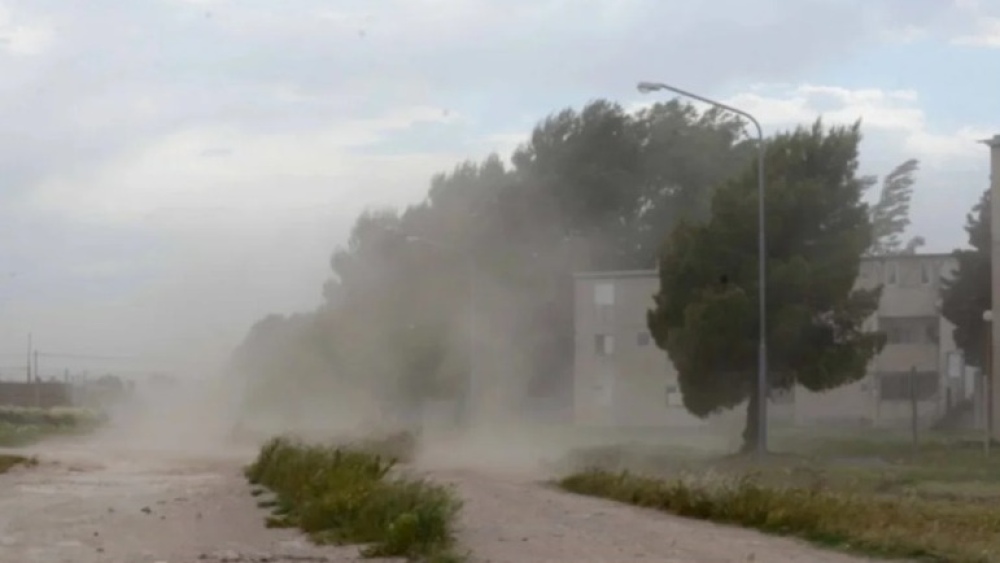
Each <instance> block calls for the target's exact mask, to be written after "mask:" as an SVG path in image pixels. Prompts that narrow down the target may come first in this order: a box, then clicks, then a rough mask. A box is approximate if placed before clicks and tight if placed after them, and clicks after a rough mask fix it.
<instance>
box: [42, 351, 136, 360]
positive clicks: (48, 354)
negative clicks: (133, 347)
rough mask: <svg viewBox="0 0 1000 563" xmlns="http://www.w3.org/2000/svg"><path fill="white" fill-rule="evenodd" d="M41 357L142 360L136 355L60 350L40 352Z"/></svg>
mask: <svg viewBox="0 0 1000 563" xmlns="http://www.w3.org/2000/svg"><path fill="white" fill-rule="evenodd" d="M38 357H39V358H54V359H61V360H112V361H119V360H140V359H142V358H139V357H135V356H103V355H99V354H72V353H58V352H38Z"/></svg>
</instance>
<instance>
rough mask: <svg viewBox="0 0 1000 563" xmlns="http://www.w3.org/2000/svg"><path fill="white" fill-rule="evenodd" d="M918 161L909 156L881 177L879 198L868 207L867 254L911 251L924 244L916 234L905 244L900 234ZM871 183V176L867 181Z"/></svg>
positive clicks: (906, 221) (906, 222) (907, 218)
mask: <svg viewBox="0 0 1000 563" xmlns="http://www.w3.org/2000/svg"><path fill="white" fill-rule="evenodd" d="M919 168H920V162H919V161H917V160H916V159H913V158H911V159H909V160H907V161H905V162H903V163H902V164H900V165H899V166H897V167H896V168H894V169H893V170H892V172H889V174H887V175H886V176H885V178H883V179H882V191H881V192H880V194H879V199H878V201H877V202H876V203H875V205H873V206H872V208H871V222H872V245H871V247H870V248H869V249H868V252H867V254H868V255H869V256H887V255H892V254H913V253H914V252H916V250H917V248H919V247H920V246H923V245H924V239H923V237H920V236H916V237H913V238H911V239H910V240H909V241H907V242H906V243H905V244H904V243H903V239H902V236H903V233H905V232H906V229H907V228H908V227H909V226H910V200H911V199H913V184H914V183H915V182H916V179H915V178H914V175H915V174H916V172H917V170H918V169H919ZM869 181H870V182H871V183H874V179H871V180H869Z"/></svg>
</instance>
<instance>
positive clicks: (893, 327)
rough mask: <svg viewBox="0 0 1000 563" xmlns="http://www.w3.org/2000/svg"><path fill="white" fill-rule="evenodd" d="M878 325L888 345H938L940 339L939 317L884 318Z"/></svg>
mask: <svg viewBox="0 0 1000 563" xmlns="http://www.w3.org/2000/svg"><path fill="white" fill-rule="evenodd" d="M878 325H879V330H880V331H882V332H884V333H885V337H886V343H887V344H937V343H938V339H939V338H940V331H939V327H938V319H937V317H882V318H880V319H879V321H878Z"/></svg>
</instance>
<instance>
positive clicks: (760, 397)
mask: <svg viewBox="0 0 1000 563" xmlns="http://www.w3.org/2000/svg"><path fill="white" fill-rule="evenodd" d="M638 89H639V91H640V92H642V93H644V94H645V93H649V92H658V91H662V90H666V91H669V92H673V93H675V94H678V95H680V96H684V97H687V98H691V99H694V100H698V101H699V102H703V103H706V104H709V105H711V106H715V107H717V108H721V109H724V110H726V111H729V112H732V113H735V114H736V115H739V116H742V117H745V118H747V119H748V120H749V121H750V123H752V124H753V125H754V128H755V129H756V132H757V261H758V264H757V268H758V277H759V281H758V283H757V286H758V289H757V291H758V297H757V300H758V303H759V308H760V310H759V313H758V315H759V317H760V321H759V322H760V326H759V331H760V337H759V349H758V353H757V455H758V456H759V457H763V456H764V454H766V453H767V399H768V382H767V291H766V288H767V237H766V235H767V230H766V229H767V227H766V218H767V216H766V214H765V207H764V194H765V190H764V188H765V182H764V131H763V129H761V127H760V122H759V121H757V118H755V117H754V116H753V115H751V114H750V113H748V112H746V111H743V110H741V109H739V108H735V107H733V106H730V105H728V104H724V103H722V102H717V101H715V100H712V99H710V98H706V97H704V96H700V95H698V94H694V93H692V92H688V91H687V90H682V89H680V88H677V87H674V86H670V85H669V84H664V83H662V82H640V83H639V84H638Z"/></svg>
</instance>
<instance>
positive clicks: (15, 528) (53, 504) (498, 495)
mask: <svg viewBox="0 0 1000 563" xmlns="http://www.w3.org/2000/svg"><path fill="white" fill-rule="evenodd" d="M37 453H38V454H39V455H40V458H41V462H42V463H41V465H40V466H38V467H34V468H26V469H20V470H15V471H14V472H12V473H9V474H6V475H2V476H0V562H10V563H64V562H73V563H91V562H93V563H97V562H102V563H103V562H109V563H110V562H115V563H118V562H120V563H155V562H159V561H162V562H170V563H180V562H195V561H203V562H207V563H215V562H222V561H234V562H235V561H241V562H254V561H260V562H263V561H270V562H274V563H278V562H285V561H288V562H291V561H297V562H308V561H315V562H319V561H327V562H333V563H339V562H345V563H346V562H348V561H358V560H359V559H358V558H357V550H356V549H354V548H323V549H320V548H316V547H313V546H310V545H309V544H308V542H306V541H304V540H303V539H302V538H301V537H300V536H299V535H298V534H296V533H294V532H293V531H290V530H268V529H265V527H264V525H263V517H264V514H263V511H261V510H260V509H258V508H257V507H256V503H255V500H254V499H253V498H252V497H251V496H250V494H249V487H248V486H247V484H246V483H245V481H244V480H243V478H242V476H241V474H240V467H241V464H242V463H244V462H245V461H246V460H247V459H249V457H250V456H251V455H252V452H233V453H231V454H229V455H222V454H220V453H218V452H214V453H211V454H208V453H206V454H201V455H193V454H189V455H185V456H181V455H178V454H177V453H171V452H164V451H159V452H148V451H137V450H135V449H134V448H132V449H118V450H115V449H109V448H108V447H106V446H100V447H97V446H94V445H93V444H87V443H77V444H60V445H56V444H47V445H46V446H45V447H44V448H39V449H38V451H37ZM434 474H435V476H436V478H439V479H441V480H443V481H446V482H450V483H453V484H454V485H455V486H456V487H457V488H458V491H459V492H460V493H461V495H462V496H463V497H464V499H465V507H464V510H463V520H462V524H461V541H462V543H463V544H464V545H465V546H467V547H468V548H469V549H470V550H471V551H472V553H473V555H474V557H473V560H474V561H482V562H487V561H488V562H491V563H543V562H553V563H554V562H565V563H587V562H594V563H596V562H608V563H631V562H643V563H649V562H653V561H656V562H658V563H668V562H678V563H680V562H683V563H723V562H744V561H767V562H768V563H781V562H803V563H805V562H809V563H849V562H855V563H856V562H857V561H859V560H857V559H852V558H849V557H847V556H844V555H840V554H832V553H826V552H821V551H816V550H814V549H812V548H809V547H807V546H805V545H803V544H801V543H799V542H795V541H791V540H785V539H779V538H771V537H766V536H762V535H759V534H756V533H753V532H749V531H745V530H736V529H730V528H722V527H718V526H713V525H710V524H706V523H702V522H694V521H689V520H684V519H680V518H673V517H670V516H666V515H661V514H656V513H652V512H648V511H642V510H638V509H633V508H631V507H627V506H621V505H617V504H613V503H608V502H603V501H600V500H596V499H591V498H585V497H579V496H575V495H569V494H564V493H561V492H559V491H555V490H551V489H548V488H546V487H544V486H542V485H539V484H538V483H536V482H533V481H531V480H527V479H524V478H522V477H514V476H510V475H487V474H485V473H483V472H482V471H456V470H451V471H441V470H436V471H435V472H434Z"/></svg>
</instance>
